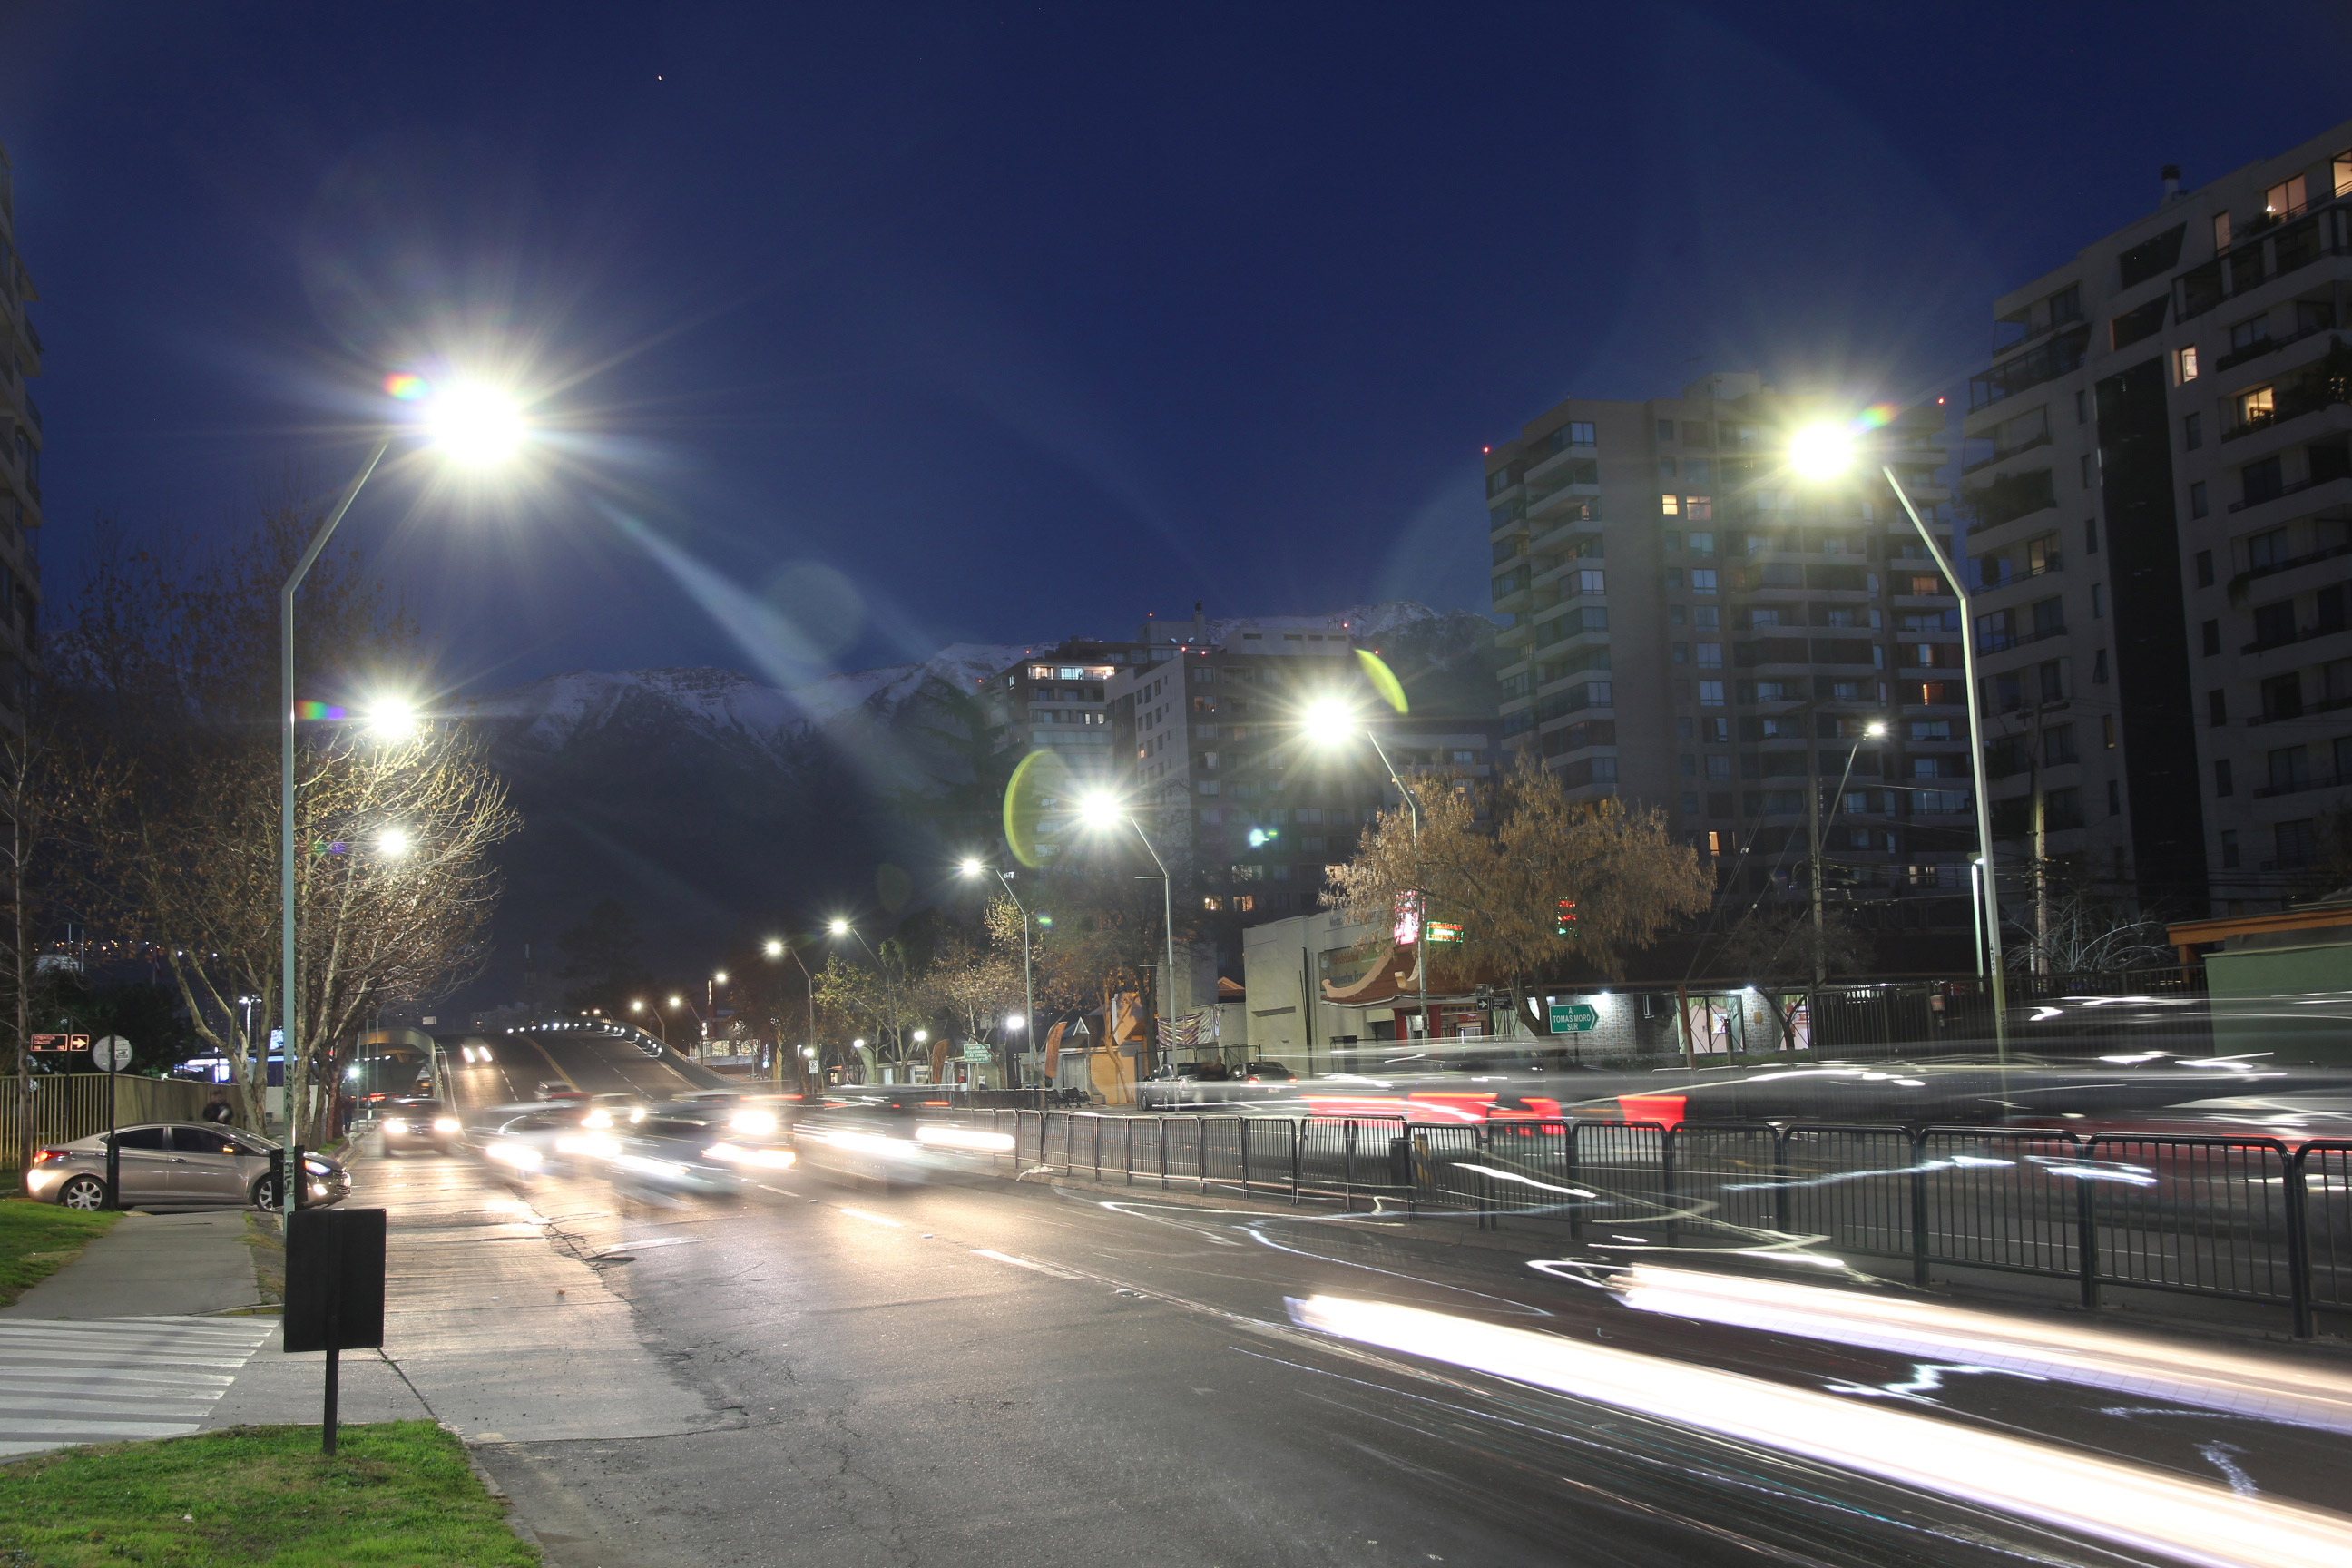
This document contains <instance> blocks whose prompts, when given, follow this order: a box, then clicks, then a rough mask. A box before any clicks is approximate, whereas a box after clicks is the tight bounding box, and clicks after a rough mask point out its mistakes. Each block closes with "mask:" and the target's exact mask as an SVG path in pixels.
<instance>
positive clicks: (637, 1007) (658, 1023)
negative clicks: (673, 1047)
mask: <svg viewBox="0 0 2352 1568" xmlns="http://www.w3.org/2000/svg"><path fill="white" fill-rule="evenodd" d="M645 1010H646V1005H645V1002H644V1001H643V999H639V1000H637V1001H634V1002H631V1003H630V1004H629V1011H630V1012H632V1013H642V1012H644V1011H645ZM654 1032H655V1033H656V1034H657V1035H659V1036H660V1037H661V1043H662V1044H663V1045H665V1046H667V1045H668V1044H669V1029H668V1027H667V1026H666V1025H665V1024H663V1022H662V1016H661V1009H660V1008H658V1007H656V1008H655V1009H654Z"/></svg>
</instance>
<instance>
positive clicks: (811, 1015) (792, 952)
mask: <svg viewBox="0 0 2352 1568" xmlns="http://www.w3.org/2000/svg"><path fill="white" fill-rule="evenodd" d="M768 956H769V957H770V958H779V957H782V958H789V959H791V960H792V961H793V963H796V964H799V965H800V971H801V981H802V983H803V985H805V986H806V987H807V994H808V1039H807V1040H806V1041H805V1042H804V1043H805V1044H808V1045H812V1046H813V1045H814V1044H816V976H815V975H814V974H811V973H809V966H808V963H807V962H806V961H805V960H803V958H802V957H801V955H800V952H799V950H798V949H796V948H794V947H793V944H792V943H790V942H769V943H768ZM778 1028H779V1029H780V1030H781V1029H782V1025H779V1026H778ZM800 1059H801V1060H803V1061H806V1060H807V1059H808V1058H806V1057H802V1058H800ZM775 1078H776V1082H777V1083H778V1084H779V1085H780V1086H781V1085H782V1083H783V1081H784V1043H783V1041H782V1040H778V1041H777V1042H776V1074H775Z"/></svg>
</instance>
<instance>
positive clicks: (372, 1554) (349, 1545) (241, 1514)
mask: <svg viewBox="0 0 2352 1568" xmlns="http://www.w3.org/2000/svg"><path fill="white" fill-rule="evenodd" d="M340 1436H341V1444H340V1446H341V1450H342V1451H341V1453H339V1454H338V1455H336V1456H335V1458H331V1459H330V1458H324V1457H323V1456H321V1455H320V1452H319V1429H318V1428H317V1427H316V1426H231V1427H227V1428H226V1429H224V1430H222V1431H218V1432H200V1433H198V1434H196V1435H195V1436H193V1437H169V1438H165V1439H164V1440H163V1441H162V1442H156V1443H109V1444H105V1445H102V1446H97V1447H87V1448H67V1449H63V1450H60V1451H59V1452H58V1453H55V1454H45V1455H41V1456H39V1457H37V1458H30V1459H19V1460H17V1461H16V1463H14V1464H9V1465H0V1563H28V1564H29V1563H39V1564H42V1565H44V1568H51V1565H54V1568H85V1565H89V1568H95V1565H96V1564H100V1563H104V1564H108V1565H109V1568H112V1565H114V1564H119V1563H159V1564H163V1563H168V1564H171V1565H172V1568H215V1564H217V1565H219V1568H229V1565H230V1564H269V1565H272V1568H338V1565H340V1564H343V1563H383V1564H385V1565H387V1568H444V1565H447V1568H457V1565H459V1564H463V1565H464V1568H532V1565H533V1564H536V1563H538V1562H539V1560H540V1559H539V1552H538V1550H537V1549H536V1548H534V1547H532V1546H530V1545H528V1544H526V1543H525V1542H522V1541H521V1540H520V1539H518V1538H517V1537H516V1536H515V1534H514V1532H513V1531H510V1530H509V1529H508V1528H507V1525H506V1519H505V1509H504V1505H503V1504H501V1503H500V1502H499V1501H498V1500H496V1499H494V1498H492V1497H491V1496H490V1495H489V1493H488V1492H487V1491H485V1490H484V1489H483V1488H482V1483H481V1482H480V1481H479V1480H478V1479H476V1478H475V1476H474V1472H473V1471H472V1469H471V1468H468V1467H467V1463H466V1451H465V1447H464V1446H463V1445H462V1444H460V1443H459V1442H458V1441H457V1438H456V1437H454V1436H451V1435H450V1434H448V1433H446V1432H444V1431H443V1430H441V1428H440V1427H438V1426H435V1425H434V1424H433V1423H432V1422H430V1421H391V1422H383V1423H381V1424H377V1425H373V1426H346V1427H343V1428H342V1429H341V1434H340Z"/></svg>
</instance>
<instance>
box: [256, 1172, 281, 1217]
mask: <svg viewBox="0 0 2352 1568" xmlns="http://www.w3.org/2000/svg"><path fill="white" fill-rule="evenodd" d="M253 1206H254V1207H255V1208H257V1209H274V1208H276V1207H278V1178H277V1177H275V1176H264V1177H262V1178H261V1179H260V1180H259V1181H257V1182H256V1183H254V1184H253Z"/></svg>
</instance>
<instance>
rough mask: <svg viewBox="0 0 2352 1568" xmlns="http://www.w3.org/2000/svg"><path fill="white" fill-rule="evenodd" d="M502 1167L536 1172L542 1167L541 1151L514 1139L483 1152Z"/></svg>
mask: <svg viewBox="0 0 2352 1568" xmlns="http://www.w3.org/2000/svg"><path fill="white" fill-rule="evenodd" d="M483 1152H484V1153H486V1154H488V1156H489V1157H490V1158H491V1159H493V1160H496V1161H497V1162H498V1163H499V1164H501V1165H512V1166H513V1167H514V1168H515V1169H517V1170H519V1171H536V1170H538V1169H539V1165H540V1155H539V1151H538V1150H536V1149H534V1148H532V1147H531V1146H530V1144H528V1143H523V1142H517V1141H515V1140H514V1139H511V1138H509V1139H503V1140H501V1141H499V1142H496V1143H493V1144H491V1145H490V1146H489V1147H488V1149H486V1150H484V1151H483Z"/></svg>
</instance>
